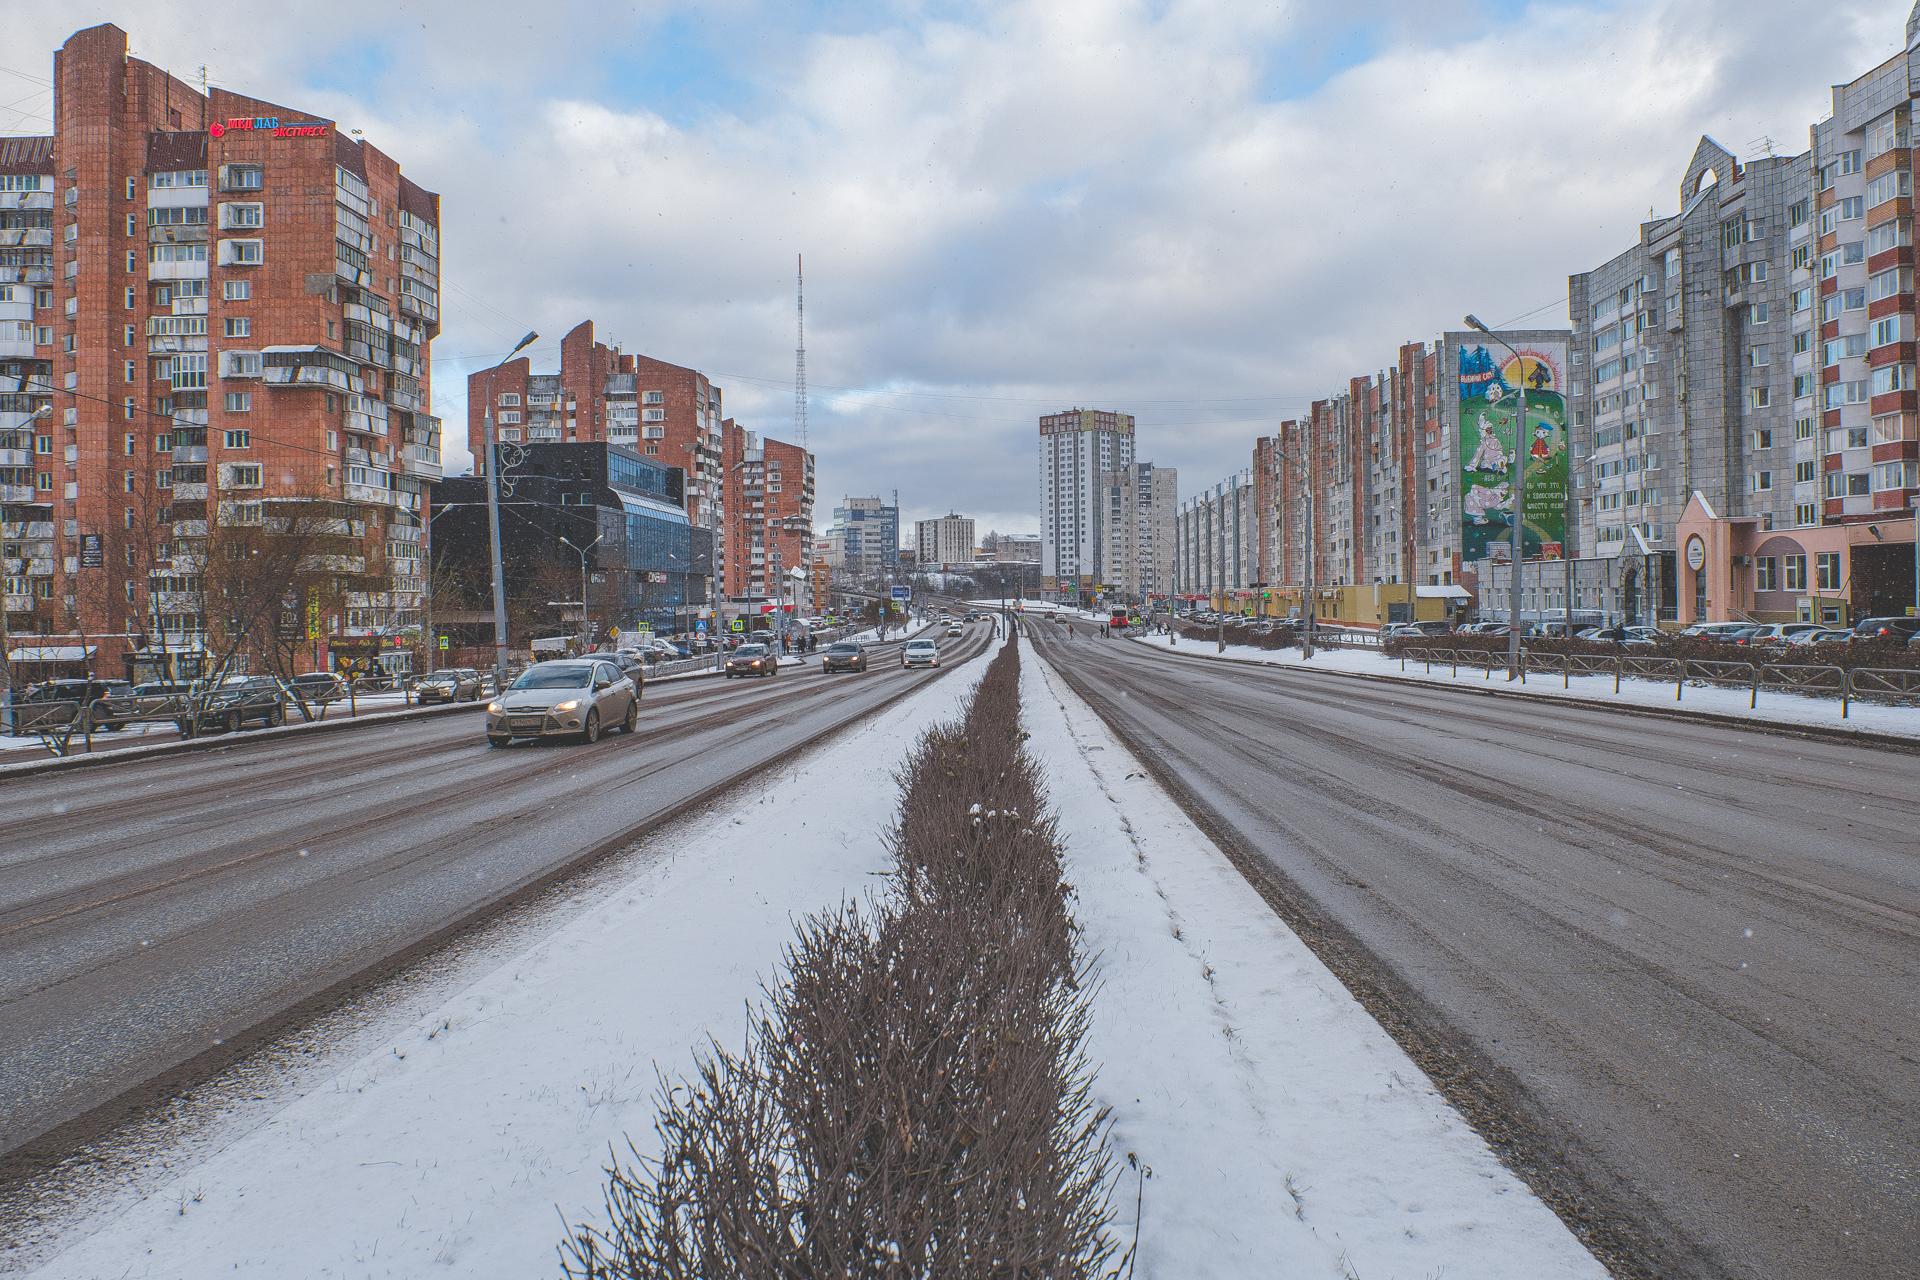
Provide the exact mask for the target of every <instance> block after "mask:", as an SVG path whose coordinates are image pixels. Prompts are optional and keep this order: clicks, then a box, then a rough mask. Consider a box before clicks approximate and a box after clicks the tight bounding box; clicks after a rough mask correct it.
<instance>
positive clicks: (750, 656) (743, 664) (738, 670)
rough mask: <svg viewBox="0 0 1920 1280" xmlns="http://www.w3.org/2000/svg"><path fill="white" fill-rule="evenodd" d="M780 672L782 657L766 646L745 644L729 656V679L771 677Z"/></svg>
mask: <svg viewBox="0 0 1920 1280" xmlns="http://www.w3.org/2000/svg"><path fill="white" fill-rule="evenodd" d="M779 670H780V655H779V654H777V653H775V652H774V651H773V650H772V649H771V648H769V647H768V646H766V645H764V644H743V645H741V646H740V647H739V648H738V649H735V650H734V651H733V652H732V653H730V654H728V655H727V678H728V679H729V680H731V679H732V678H733V677H735V676H770V675H773V674H774V673H775V672H777V671H779Z"/></svg>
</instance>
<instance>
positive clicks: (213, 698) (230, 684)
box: [173, 676, 287, 738]
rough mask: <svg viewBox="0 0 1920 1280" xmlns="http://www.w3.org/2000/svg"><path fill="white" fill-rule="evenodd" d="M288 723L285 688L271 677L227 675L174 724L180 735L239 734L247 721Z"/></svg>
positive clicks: (276, 723) (186, 736)
mask: <svg viewBox="0 0 1920 1280" xmlns="http://www.w3.org/2000/svg"><path fill="white" fill-rule="evenodd" d="M286 722H287V690H286V687H285V686H284V685H282V684H281V683H280V682H279V681H278V680H276V679H274V678H273V677H272V676H228V677H227V678H226V679H225V680H224V681H222V682H221V683H220V684H219V685H217V686H215V687H214V688H213V689H212V690H210V691H208V692H207V693H206V694H205V697H204V700H203V701H201V703H200V706H199V708H198V710H197V711H195V710H194V709H193V708H191V707H189V708H188V710H187V713H186V714H185V715H182V716H179V717H177V718H176V719H175V720H174V722H173V724H174V727H175V728H176V729H178V730H179V731H180V736H181V737H183V738H192V737H196V736H198V735H200V734H203V733H210V732H220V731H224V732H227V733H238V732H239V731H240V730H242V729H244V728H246V727H247V726H248V725H249V724H260V725H269V726H271V725H280V724H285V723H286Z"/></svg>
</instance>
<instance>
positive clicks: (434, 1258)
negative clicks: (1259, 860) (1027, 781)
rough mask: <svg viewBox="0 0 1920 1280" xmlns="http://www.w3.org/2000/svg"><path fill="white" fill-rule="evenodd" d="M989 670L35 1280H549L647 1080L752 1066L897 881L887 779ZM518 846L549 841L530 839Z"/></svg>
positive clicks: (214, 1156)
mask: <svg viewBox="0 0 1920 1280" xmlns="http://www.w3.org/2000/svg"><path fill="white" fill-rule="evenodd" d="M984 665H985V664H984V662H982V663H976V664H974V665H972V666H970V667H968V668H966V669H964V671H963V672H962V673H961V674H959V675H955V676H951V677H948V678H946V679H943V680H940V681H938V682H937V683H935V684H934V685H933V686H932V687H930V688H928V689H926V690H924V691H922V692H920V693H917V694H915V695H913V696H911V697H909V698H908V699H906V700H905V701H904V702H902V703H899V704H896V706H895V707H893V708H891V709H889V710H888V711H887V712H886V713H885V714H883V715H879V716H875V717H872V718H870V719H868V720H866V721H864V722H862V723H861V724H859V725H858V726H856V727H855V728H853V729H852V730H850V731H848V732H847V733H846V734H844V735H842V736H841V737H839V738H837V739H835V740H834V741H833V742H831V743H829V744H828V745H827V746H826V747H824V748H822V749H820V750H819V751H817V752H814V753H812V754H811V755H809V756H807V757H805V758H804V759H803V760H802V762H801V763H800V765H799V767H798V768H797V769H794V768H788V767H782V768H780V769H778V770H777V771H775V772H776V773H777V780H775V781H773V782H772V783H771V785H768V786H765V787H760V788H749V789H747V790H746V791H744V792H741V793H736V796H735V798H734V799H732V800H731V801H729V802H727V803H726V804H725V805H723V806H722V807H720V808H719V809H717V810H715V811H714V812H712V813H710V814H707V815H705V816H702V817H700V818H697V819H694V820H691V821H689V822H687V823H683V824H680V825H678V826H677V827H676V828H674V829H673V830H672V831H670V832H668V833H665V834H664V835H663V836H661V837H658V838H657V840H656V844H657V845H658V846H659V847H658V850H657V856H654V857H650V858H648V857H641V858H636V859H635V863H636V867H637V870H636V871H635V873H634V874H633V876H632V878H631V879H630V880H628V881H625V882H622V883H619V884H617V885H616V886H615V887H614V888H612V889H610V890H609V891H608V896H607V897H606V898H605V899H604V900H603V901H602V902H601V903H600V905H597V906H594V907H592V908H590V909H588V910H586V911H584V912H582V913H581V914H579V915H576V916H574V917H573V918H571V919H569V920H566V921H565V922H564V923H562V924H561V925H559V926H558V927H557V928H556V929H555V930H554V931H553V932H551V933H550V934H548V935H547V936H545V937H544V938H543V939H541V940H540V941H538V942H536V943H534V944H532V945H529V946H525V947H523V948H521V949H518V950H516V951H513V952H512V953H510V954H507V955H506V956H504V958H502V957H500V956H499V955H498V954H497V953H496V955H495V956H494V957H493V958H492V959H490V960H488V961H487V962H486V963H485V965H484V966H481V965H476V969H475V972H474V973H473V975H472V977H471V981H470V982H469V983H468V985H466V986H465V987H464V989H462V990H460V991H459V993H458V994H457V995H455V996H453V997H452V998H450V999H448V1000H447V1001H446V1002H445V1003H444V1004H443V1005H442V1006H441V1007H440V1008H438V1009H436V1010H435V1011H434V1012H433V1013H431V1014H430V1015H429V1016H427V1017H424V1018H422V1019H420V1020H418V1021H417V1022H414V1023H413V1024H411V1025H409V1026H406V1027H405V1028H404V1029H403V1030H402V1031H400V1032H399V1033H398V1034H395V1035H393V1036H392V1037H391V1039H390V1040H387V1041H384V1042H382V1043H383V1045H384V1047H383V1048H380V1049H378V1050H376V1051H374V1052H372V1053H369V1054H367V1055H366V1056H364V1057H361V1058H359V1059H358V1060H355V1061H351V1062H348V1063H345V1064H343V1066H342V1067H341V1069H339V1070H338V1071H337V1072H336V1073H334V1074H332V1075H331V1077H330V1078H329V1077H325V1076H323V1077H322V1079H321V1082H320V1084H319V1085H318V1087H314V1088H310V1089H309V1090H308V1091H307V1092H306V1094H305V1095H304V1096H299V1097H295V1098H292V1099H289V1100H288V1101H287V1102H286V1104H285V1105H283V1106H280V1107H279V1108H278V1109H276V1110H274V1111H273V1112H272V1113H271V1114H270V1115H269V1116H268V1118H266V1119H265V1120H264V1121H262V1122H260V1123H258V1124H256V1125H253V1126H252V1127H250V1128H246V1129H245V1130H244V1131H235V1132H232V1133H228V1134H219V1135H216V1136H215V1138H214V1139H213V1140H209V1141H207V1142H204V1143H203V1144H201V1145H202V1148H203V1150H196V1151H195V1152H192V1153H182V1155H181V1157H180V1159H179V1162H178V1163H176V1164H175V1165H174V1166H173V1169H174V1172H173V1173H172V1175H171V1176H169V1177H168V1178H167V1179H166V1180H164V1181H163V1182H162V1183H161V1184H159V1185H156V1186H154V1187H152V1188H151V1189H150V1190H148V1191H147V1192H146V1194H145V1195H144V1196H143V1197H141V1198H139V1199H137V1200H135V1201H134V1202H132V1203H130V1204H128V1203H122V1202H121V1201H119V1200H116V1201H114V1202H113V1203H111V1204H103V1205H101V1206H100V1207H99V1208H98V1209H97V1210H96V1211H94V1212H93V1214H92V1216H91V1217H90V1218H88V1219H86V1220H82V1221H80V1222H77V1223H74V1224H73V1225H72V1228H71V1230H70V1231H69V1233H68V1236H67V1238H66V1239H65V1240H63V1241H62V1242H61V1245H60V1249H59V1251H58V1252H56V1253H53V1254H51V1255H50V1256H48V1257H47V1259H46V1260H45V1261H44V1262H43V1264H42V1265H41V1267H40V1269H39V1270H37V1271H35V1272H33V1273H31V1274H32V1275H34V1276H36V1277H39V1280H140V1278H143V1277H148V1278H160V1277H165V1278H167V1280H175V1278H186V1277H196V1278H197V1277H202V1276H211V1275H221V1276H239V1277H247V1276H252V1277H262V1278H265V1277H272V1278H274V1280H285V1278H286V1277H294V1276H299V1277H307V1276H351V1277H356V1278H359V1277H408V1278H414V1277H420V1276H427V1275H453V1276H460V1277H463V1278H465V1280H474V1278H485V1277H495V1276H498V1277H509V1276H511V1277H514V1278H515V1280H521V1278H523V1277H527V1276H534V1275H552V1274H556V1273H557V1271H558V1264H557V1256H558V1255H557V1254H556V1252H555V1247H556V1245H557V1244H558V1243H559V1240H560V1237H561V1230H562V1225H561V1218H562V1216H564V1217H566V1218H567V1219H568V1220H569V1221H580V1220H582V1219H585V1218H587V1217H589V1216H591V1215H594V1214H596V1213H597V1212H598V1210H599V1207H600V1189H601V1183H602V1176H601V1169H602V1166H603V1165H604V1163H605V1162H606V1159H607V1155H608V1149H609V1147H610V1146H615V1147H619V1148H621V1149H622V1151H623V1152H624V1147H625V1142H626V1137H627V1135H631V1136H632V1137H633V1139H634V1140H635V1142H636V1143H638V1144H639V1145H640V1146H641V1147H642V1148H643V1149H645V1148H647V1147H648V1146H650V1144H651V1142H652V1140H653V1131H652V1121H653V1116H654V1111H655V1108H654V1087H655V1077H654V1065H655V1063H656V1062H657V1063H659V1064H660V1066H661V1067H662V1068H663V1069H665V1070H666V1071H668V1072H669V1073H670V1074H678V1073H680V1072H682V1071H684V1070H686V1069H687V1068H688V1067H690V1065H691V1063H692V1055H693V1053H694V1051H695V1050H696V1049H697V1048H698V1047H700V1046H701V1045H702V1044H704V1043H705V1042H706V1040H707V1038H708V1037H709V1036H711V1037H714V1038H715V1039H717V1040H719V1041H720V1042H722V1043H738V1042H739V1040H740V1038H741V1035H742V1034H743V1032H744V1030H745V1027H746V1007H745V1006H746V1002H747V1001H749V1000H751V999H752V998H753V997H754V996H755V995H756V993H757V992H758V990H759V984H760V982H761V981H762V980H763V979H765V978H767V977H769V976H770V975H772V973H773V972H774V971H775V968H776V966H777V964H778V961H779V959H780V953H781V949H782V948H783V947H784V946H785V945H786V943H787V942H788V941H789V940H790V938H791V937H792V922H793V921H794V920H795V919H796V918H797V917H799V916H801V915H804V914H806V913H808V912H810V911H813V910H816V909H819V908H821V907H827V906H831V905H833V904H835V903H838V902H840V901H842V900H843V899H845V898H849V897H855V896H859V895H862V894H864V893H865V892H866V891H867V889H868V888H869V886H871V885H873V884H874V877H875V876H876V875H877V874H879V873H881V872H882V871H883V870H884V869H885V868H886V866H887V857H886V853H885V850H884V849H883V847H882V845H881V840H880V835H881V831H882V829H883V828H884V827H885V826H886V824H887V823H888V822H889V821H890V820H891V818H892V816H893V811H894V807H895V804H896V802H897V799H898V792H897V789H896V787H895V786H894V784H893V780H892V769H893V766H894V765H895V764H896V763H897V762H898V761H899V759H900V758H901V757H902V756H903V755H904V754H905V753H906V752H907V750H908V749H909V748H910V747H911V746H912V744H913V742H914V741H915V739H916V738H917V737H918V736H919V734H920V733H921V732H922V731H923V730H924V729H926V728H927V727H928V726H930V725H932V724H934V723H936V722H938V721H941V720H945V719H950V718H951V717H952V716H953V715H954V714H956V712H957V711H958V709H959V708H960V706H961V704H962V701H963V699H964V697H965V695H966V694H967V693H968V691H969V690H970V689H971V687H972V685H973V683H974V681H975V680H977V679H978V675H979V673H980V671H981V670H982V669H983V668H984ZM529 838H534V839H537V838H538V834H537V832H533V831H530V832H529Z"/></svg>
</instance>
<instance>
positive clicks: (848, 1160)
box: [561, 644, 1119, 1280]
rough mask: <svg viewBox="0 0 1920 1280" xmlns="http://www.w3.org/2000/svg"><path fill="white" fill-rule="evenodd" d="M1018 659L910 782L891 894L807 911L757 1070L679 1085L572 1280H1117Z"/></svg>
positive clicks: (1097, 1114)
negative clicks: (864, 903)
mask: <svg viewBox="0 0 1920 1280" xmlns="http://www.w3.org/2000/svg"><path fill="white" fill-rule="evenodd" d="M1018 663H1019V658H1018V652H1017V650H1016V649H1015V648H1014V647H1013V646H1012V645H1011V644H1009V645H1008V646H1007V647H1006V648H1005V649H1003V650H1002V651H1001V654H1000V655H999V657H997V658H996V659H995V660H994V662H993V663H992V664H991V665H990V667H989V669H988V673H987V675H986V676H985V677H984V678H983V680H982V682H981V685H980V688H979V691H978V692H977V694H976V695H975V697H974V699H973V701H972V703H971V704H970V706H969V709H968V712H967V714H966V715H965V717H964V718H963V719H962V720H961V721H959V722H958V723H955V724H951V725H945V726H941V727H938V728H936V729H934V730H932V731H930V732H929V733H928V734H927V735H926V736H925V737H924V738H923V739H922V740H921V742H920V743H919V745H918V747H917V748H916V750H915V751H914V752H913V754H912V755H911V756H910V757H909V759H908V760H907V762H906V764H905V765H904V766H903V767H902V769H901V770H900V773H899V775H898V776H899V780H900V782H901V785H902V801H901V806H900V811H899V816H898V818H897V820H896V822H895V824H894V826H893V828H892V830H891V831H890V832H889V833H888V841H889V844H890V847H891V849H892V852H893V855H894V870H893V874H892V877H891V884H890V892H888V893H887V894H886V895H885V896H884V897H883V898H882V899H881V900H880V901H879V902H877V903H875V904H874V905H872V906H870V907H866V908H861V907H856V906H851V905H848V906H842V907H841V908H839V909H838V910H836V911H830V912H825V913H821V914H818V915H815V916H812V917H809V918H808V919H807V920H805V921H803V922H802V924H801V926H800V928H799V931H798V936H797V938H796V940H795V941H794V943H793V944H792V945H791V946H790V947H789V948H788V950H787V953H786V956H785V962H784V965H783V975H784V976H783V978H782V980H781V981H780V982H779V983H777V984H776V985H774V986H773V987H771V988H770V989H769V991H768V992H767V993H766V998H765V1000H764V1001H763V1004H762V1006H761V1008H760V1010H759V1011H758V1012H757V1013H756V1014H755V1016H754V1018H753V1022H752V1026H751V1028H750V1030H749V1033H748V1037H747V1042H746V1045H745V1046H744V1048H743V1049H742V1051H741V1052H740V1053H738V1054H735V1053H731V1052H728V1051H725V1050H723V1049H721V1048H719V1047H718V1046H714V1047H712V1048H710V1049H709V1051H708V1052H707V1054H705V1055H704V1056H703V1057H702V1058H701V1059H700V1061H699V1062H698V1064H697V1066H696V1069H695V1076H694V1079H693V1080H692V1081H690V1082H683V1083H679V1084H673V1085H663V1088H662V1095H661V1099H660V1114H659V1117H658V1118H657V1120H656V1122H655V1129H656V1132H657V1134H658V1136H659V1139H660V1148H661V1150H660V1154H659V1155H658V1156H655V1157H651V1158H642V1157H640V1156H639V1155H637V1153H633V1152H632V1151H631V1149H630V1152H629V1158H628V1159H626V1160H621V1159H620V1158H618V1157H617V1156H616V1158H615V1159H614V1160H613V1161H612V1163H611V1165H610V1167H609V1168H608V1170H607V1174H608V1184H607V1189H606V1193H605V1225H601V1226H577V1227H574V1228H572V1229H571V1230H570V1232H569V1234H568V1238H567V1240H566V1242H565V1243H564V1244H563V1246H562V1248H561V1259H562V1267H563V1270H564V1272H565V1273H566V1274H567V1275H568V1276H573V1277H582V1278H583V1280H584V1278H589V1277H591V1278H593V1280H602V1278H606V1280H612V1278H616V1277H618V1278H621V1280H625V1278H627V1277H642V1276H644V1277H668V1278H673V1280H679V1278H681V1277H688V1278H691V1277H720V1278H723V1280H725V1278H731V1277H741V1278H742V1280H744V1278H746V1277H756V1278H757V1277H787V1276H792V1277H801V1276H806V1277H820V1276H884V1277H935V1276H938V1277H962V1278H965V1277H976V1276H978V1277H988V1276H993V1277H1002V1276H1007V1277H1036V1278H1037V1277H1042V1276H1045V1277H1087V1278H1092V1277H1097V1276H1112V1275H1115V1274H1117V1270H1116V1268H1117V1266H1118V1265H1119V1264H1117V1263H1116V1262H1115V1257H1114V1255H1115V1253H1116V1247H1115V1246H1114V1244H1113V1243H1112V1242H1111V1240H1110V1232H1109V1231H1108V1226H1109V1224H1110V1222H1111V1217H1112V1214H1111V1206H1110V1196H1111V1192H1112V1188H1113V1183H1114V1177H1115V1173H1114V1170H1113V1167H1112V1164H1111V1160H1110V1157H1109V1153H1108V1152H1107V1150H1106V1147H1105V1144H1104V1136H1105V1133H1106V1130H1107V1117H1106V1113H1105V1111H1104V1110H1103V1109H1101V1108H1099V1107H1098V1106H1097V1105H1096V1104H1095V1102H1094V1100H1093V1098H1092V1094H1091V1078H1092V1077H1091V1072H1090V1069H1089V1067H1088V1065H1087V1062H1086V1059H1085V1054H1084V1044H1085V1037H1086V1028H1087V1004H1086V991H1087V966H1086V962H1085V961H1084V959H1082V958H1081V957H1080V956H1079V954H1078V952H1077V950H1076V948H1075V946H1074V934H1073V923H1072V918H1071V915H1070V912H1069V897H1070V890H1069V888H1068V886H1067V885H1066V884H1065V883H1064V882H1063V880H1062V876H1061V864H1060V856H1059V846H1058V844H1057V841H1056V837H1057V832H1056V829H1055V826H1054V821H1053V819H1052V817H1051V816H1050V815H1048V814H1047V813H1046V812H1044V806H1045V796H1044V794H1043V791H1042V788H1041V784H1040V777H1039V772H1038V769H1037V767H1036V766H1035V764H1034V762H1033V760H1032V759H1031V758H1030V757H1029V756H1028V755H1027V754H1026V752H1025V751H1024V749H1023V748H1022V746H1021V739H1022V736H1023V735H1022V733H1021V730H1020V727H1019V666H1018Z"/></svg>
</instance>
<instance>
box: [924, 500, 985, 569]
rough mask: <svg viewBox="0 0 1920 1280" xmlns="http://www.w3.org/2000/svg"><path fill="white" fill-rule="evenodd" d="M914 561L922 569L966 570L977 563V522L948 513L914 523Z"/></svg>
mask: <svg viewBox="0 0 1920 1280" xmlns="http://www.w3.org/2000/svg"><path fill="white" fill-rule="evenodd" d="M913 547H914V563H915V564H916V565H917V566H918V567H919V568H921V569H943V568H958V569H964V568H966V567H967V566H969V565H971V564H972V563H973V554H974V550H975V548H974V544H973V521H972V520H971V519H970V518H968V517H966V516H963V515H956V514H954V513H952V512H948V513H947V514H946V515H944V516H935V517H934V518H933V519H931V520H916V521H914V522H913Z"/></svg>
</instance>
